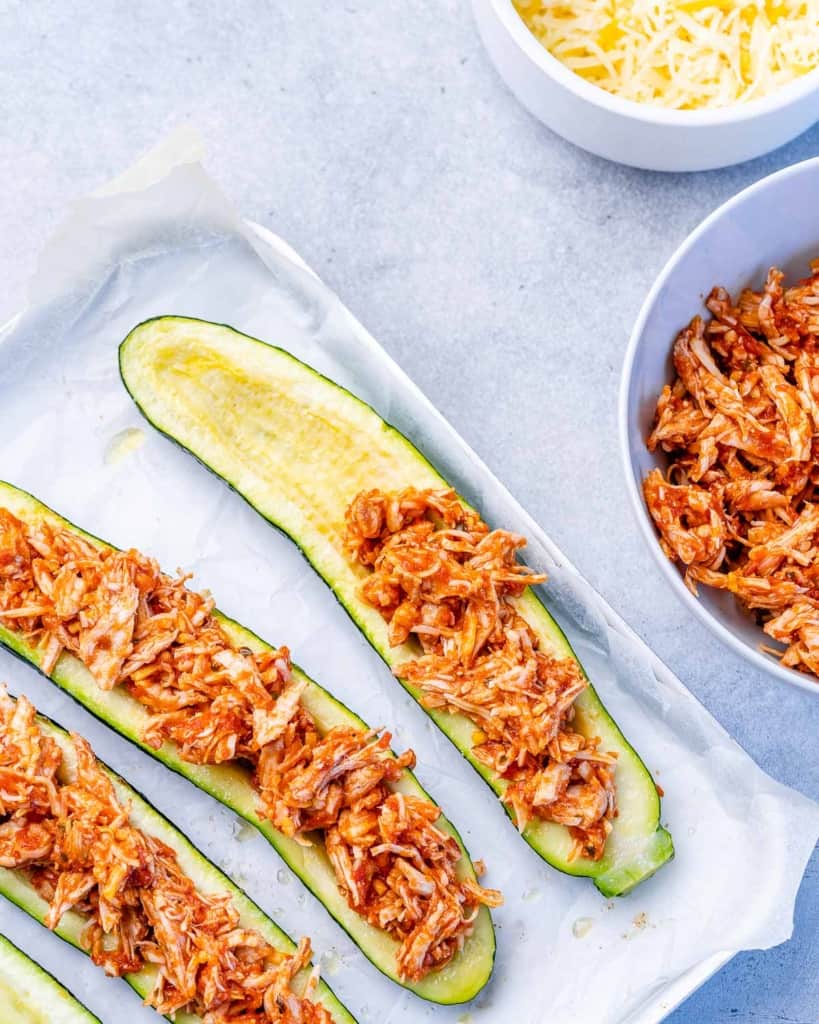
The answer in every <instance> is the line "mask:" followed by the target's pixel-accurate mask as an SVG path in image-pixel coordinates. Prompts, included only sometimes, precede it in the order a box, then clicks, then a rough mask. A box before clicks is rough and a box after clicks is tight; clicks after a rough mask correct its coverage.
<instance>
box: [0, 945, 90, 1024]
mask: <svg viewBox="0 0 819 1024" xmlns="http://www.w3.org/2000/svg"><path fill="white" fill-rule="evenodd" d="M0 1008H2V1018H0V1019H2V1020H3V1024H102V1022H101V1021H100V1019H99V1017H95V1016H94V1014H93V1013H91V1011H90V1010H86V1008H85V1007H84V1006H83V1005H82V1003H81V1002H80V1001H79V1000H78V999H75V998H74V996H72V995H71V993H70V992H69V991H68V989H66V988H63V986H62V985H61V984H60V983H59V981H57V979H56V978H55V977H53V976H52V975H51V974H49V973H48V971H46V970H43V968H42V967H40V966H39V965H38V964H35V963H34V961H33V960H31V959H30V958H29V957H27V956H26V954H25V953H24V952H23V951H22V950H21V949H18V948H17V947H16V946H15V945H14V943H13V942H11V941H10V940H9V939H7V938H6V937H5V936H4V935H0Z"/></svg>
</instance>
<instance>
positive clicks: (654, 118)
mask: <svg viewBox="0 0 819 1024" xmlns="http://www.w3.org/2000/svg"><path fill="white" fill-rule="evenodd" d="M488 6H489V8H490V9H491V10H492V11H494V13H495V15H496V17H497V19H498V21H499V22H500V23H501V25H502V26H503V28H504V29H505V30H506V32H507V33H508V35H509V36H510V37H511V38H512V40H513V41H514V42H515V43H516V44H517V46H518V49H519V50H520V51H521V52H522V54H523V56H524V57H526V58H528V59H529V60H530V61H531V62H532V63H534V64H535V65H537V66H538V68H539V69H540V70H541V71H542V72H543V73H544V74H545V75H546V76H547V77H549V78H551V79H553V80H554V81H556V82H557V83H558V84H559V85H562V86H563V87H564V88H565V89H567V90H568V91H569V92H571V93H574V95H575V96H577V97H578V98H580V99H582V100H585V101H586V102H587V103H591V104H592V105H593V106H595V107H599V108H600V109H602V110H605V111H607V112H608V113H611V114H616V115H618V116H619V117H624V118H628V119H629V120H631V121H639V122H642V123H645V124H654V125H661V126H668V127H676V128H681V127H692V128H694V127H710V126H719V125H726V124H739V123H741V122H743V121H749V120H752V119H753V118H755V117H762V116H764V115H765V114H770V113H773V112H775V111H779V110H782V109H783V108H785V107H787V106H790V104H792V103H796V102H798V101H799V100H801V99H803V98H804V97H805V96H807V95H809V94H810V93H812V92H816V91H819V67H815V68H813V70H812V71H809V72H808V73H807V74H805V75H801V76H800V77H799V78H796V79H794V81H792V82H788V84H787V85H783V86H782V87H781V88H779V89H775V90H774V91H773V92H772V93H769V94H768V95H767V96H761V97H759V98H758V99H755V100H748V102H747V103H734V104H730V105H729V106H727V107H711V108H704V109H702V110H674V109H669V108H666V107H660V106H652V105H651V104H648V103H637V102H636V101H635V100H626V99H623V98H622V97H620V96H615V95H614V94H613V93H610V92H606V90H605V89H601V88H600V87H599V86H596V85H592V83H591V82H587V81H586V80H585V79H584V78H582V77H581V76H580V75H578V74H576V73H575V72H574V71H571V70H570V69H569V68H567V67H566V65H565V64H563V63H562V62H561V61H559V60H558V59H557V57H554V56H553V55H552V54H551V53H550V52H549V51H548V50H547V49H546V47H545V46H544V45H543V44H542V43H541V42H539V41H538V39H537V38H536V37H535V36H534V34H533V33H532V32H531V31H530V29H529V28H528V26H527V25H526V23H525V22H524V20H523V18H521V16H520V15H519V14H518V12H517V10H516V8H515V5H514V3H513V2H512V0H488Z"/></svg>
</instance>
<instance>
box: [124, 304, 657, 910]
mask: <svg viewBox="0 0 819 1024" xmlns="http://www.w3.org/2000/svg"><path fill="white" fill-rule="evenodd" d="M119 364H120V374H121V376H122V380H123V383H124V384H125V387H126V388H127V390H128V392H129V393H130V395H131V397H132V398H133V399H134V401H135V402H136V404H137V405H138V406H139V408H140V410H141V411H142V413H143V415H144V416H145V417H146V419H147V420H148V421H149V422H151V423H152V424H153V425H154V426H155V427H156V428H157V429H158V430H160V431H161V432H162V433H163V434H166V435H167V436H168V437H169V438H170V439H171V440H172V441H174V442H176V444H178V445H180V446H182V447H183V448H186V449H187V450H188V451H190V452H191V453H192V454H193V455H194V456H196V458H197V459H199V461H200V462H202V463H203V464H204V465H205V466H206V467H207V468H208V469H210V470H211V471H212V472H213V473H215V474H216V475H217V476H220V477H222V479H224V480H225V481H226V483H228V484H229V485H230V486H231V487H232V488H233V489H234V490H236V491H238V493H239V494H240V495H241V496H242V497H243V498H244V499H245V500H246V501H247V502H248V503H249V504H250V505H252V506H253V508H255V509H256V511H257V512H258V513H259V514H260V515H262V516H263V517H264V518H265V519H267V520H268V522H270V523H271V524H272V525H273V526H276V527H277V528H278V529H279V530H281V531H282V532H283V533H285V534H287V535H288V536H289V537H290V538H291V539H292V540H293V541H295V543H296V544H297V545H298V546H299V547H300V548H301V550H302V552H303V553H304V555H305V557H306V558H307V559H308V561H309V562H310V563H311V565H312V566H313V568H314V569H315V570H316V571H317V572H318V573H319V575H320V576H322V577H323V578H324V580H325V582H326V583H327V584H328V585H329V586H330V588H331V589H332V591H333V593H334V594H335V596H336V598H337V599H338V600H339V602H340V603H341V605H342V606H343V607H344V608H345V609H346V611H347V612H348V614H349V615H350V617H351V618H352V619H353V621H354V622H355V623H356V625H357V626H358V627H359V628H360V629H361V631H362V632H363V633H364V635H365V636H366V637H367V639H368V640H369V641H370V643H371V644H372V645H373V647H374V648H375V649H376V651H378V653H379V654H380V655H381V657H382V658H383V659H384V661H386V663H387V665H389V666H390V668H394V667H395V666H396V665H397V664H400V663H401V662H403V661H406V660H407V659H409V658H412V657H415V656H417V653H418V650H419V648H418V647H417V645H415V644H414V643H413V642H411V643H408V644H404V645H402V646H400V647H393V648H391V647H390V646H389V642H388V639H387V625H386V623H385V622H384V620H383V618H382V617H381V615H380V614H379V613H378V611H376V609H374V608H372V607H370V606H369V605H368V604H366V603H365V602H364V601H363V600H362V599H361V598H360V597H359V587H360V584H361V582H362V580H363V579H364V578H365V577H366V574H367V570H366V569H365V568H363V567H361V566H357V565H354V564H352V562H351V561H350V560H349V558H348V557H347V555H346V554H345V551H344V546H343V537H344V511H345V509H346V508H347V505H348V504H349V502H350V501H351V500H352V499H353V497H354V496H355V495H356V494H357V493H358V492H359V491H361V490H365V489H370V488H372V487H380V488H381V489H383V490H397V489H401V488H404V487H407V486H410V485H411V486H414V487H419V488H422V487H434V488H441V487H448V486H449V485H448V484H447V482H446V481H445V480H444V479H443V477H441V475H440V474H439V473H438V472H437V471H436V470H435V468H434V467H433V466H432V465H431V464H430V463H429V462H428V461H427V459H426V458H425V457H424V456H423V455H422V454H421V452H419V451H418V449H417V448H415V447H414V446H413V445H412V444H411V442H410V441H409V440H408V439H407V438H406V437H404V436H403V434H401V433H399V431H398V430H396V429H395V428H394V427H392V426H391V425H390V424H388V423H386V422H385V421H384V420H382V419H381V417H380V416H379V415H378V414H377V413H376V412H375V411H374V410H373V409H372V408H370V406H368V405H366V404H365V403H364V402H363V401H361V400H360V399H358V398H356V397H355V395H353V394H351V393H350V392H349V391H347V390H345V389H344V388H342V387H340V386H339V385H338V384H335V383H334V382H333V381H331V380H328V379H327V378H326V377H324V376H322V375H321V374H320V373H318V372H317V371H316V370H314V369H313V368H312V367H310V366H308V365H306V364H305V363H303V362H301V361H300V360H299V359H296V358H295V357H294V356H293V355H291V354H290V353H289V352H286V351H284V350H283V349H280V348H276V347H274V346H272V345H268V344H267V343H265V342H263V341H259V340H258V339H256V338H251V337H249V336H248V335H246V334H241V333H240V332H238V331H235V330H233V329H232V328H230V327H227V326H224V325H221V324H213V323H208V322H206V321H202V320H196V319H190V318H186V317H175V316H165V317H158V318H156V319H153V320H147V321H145V323H142V324H140V325H139V326H137V327H135V328H134V330H133V331H131V333H130V334H129V335H128V336H127V338H125V340H124V341H123V342H122V344H121V345H120V352H119ZM518 604H519V610H520V612H521V614H522V615H523V616H524V617H525V618H526V620H527V621H528V623H529V625H530V626H531V627H532V628H533V629H534V630H535V632H536V633H537V635H538V637H539V639H540V641H541V644H542V647H543V649H544V650H548V651H551V652H554V654H555V655H556V656H558V657H573V658H574V657H575V654H574V652H573V651H572V649H571V647H570V646H569V642H568V640H567V639H566V637H565V636H564V634H563V632H562V631H561V629H560V627H559V626H558V625H557V623H556V622H555V621H554V619H553V618H552V617H551V615H550V614H549V613H548V612H547V610H546V608H545V607H544V606H543V604H541V602H540V600H539V599H538V597H537V596H536V594H535V593H534V592H533V591H532V590H528V591H527V592H526V593H525V594H524V596H523V597H522V598H521V599H520V601H519V602H518ZM401 682H402V684H403V685H404V687H405V689H407V690H408V691H409V693H410V694H411V695H412V696H413V697H414V698H415V699H416V700H417V701H419V702H420V696H421V695H420V692H419V691H418V690H417V689H415V688H413V687H412V686H409V685H408V684H407V683H406V682H405V681H404V680H401ZM575 708H576V711H577V715H576V718H575V721H574V724H573V727H574V728H576V729H578V730H579V731H580V732H582V733H584V734H585V735H588V736H599V737H601V739H602V741H603V742H602V749H603V750H612V751H617V754H618V762H617V770H616V784H617V802H618V816H617V818H616V819H615V820H614V829H613V831H612V833H611V835H610V836H609V839H608V842H607V844H606V852H605V854H604V856H603V857H602V859H600V860H599V861H591V860H587V859H583V858H580V857H578V858H574V859H573V858H572V848H573V842H572V839H571V837H570V835H569V831H568V829H567V828H565V827H564V826H562V825H557V824H554V823H553V822H546V821H533V822H531V823H530V824H529V825H528V826H527V827H526V829H525V830H524V832H523V837H524V839H526V841H527V842H528V843H529V845H530V846H531V847H532V848H533V849H534V850H535V851H536V852H537V853H538V854H540V856H541V857H543V859H544V860H546V861H548V862H549V863H550V864H552V865H553V866H554V867H556V868H558V869H559V870H560V871H564V872H566V873H567V874H571V875H585V876H589V877H591V878H593V879H594V882H595V885H596V886H597V888H598V889H599V890H600V891H601V892H602V893H603V895H604V896H618V895H622V894H624V893H626V892H628V891H629V890H630V889H632V888H634V886H635V885H637V884H638V883H639V882H641V881H643V880H644V879H645V878H648V877H649V876H650V875H652V874H653V873H654V872H655V871H656V870H657V869H658V868H660V867H661V866H662V865H663V864H665V863H666V861H668V860H670V859H671V857H672V856H673V854H674V846H673V843H672V840H671V836H670V834H669V833H668V832H667V831H666V830H665V829H664V828H662V826H661V825H660V798H659V795H658V793H657V788H656V786H655V785H654V782H653V780H652V778H651V775H650V774H649V772H648V770H647V769H646V767H645V765H644V764H643V762H642V761H641V760H640V758H639V757H638V755H637V753H636V752H635V750H634V749H633V747H631V745H630V744H629V743H628V742H627V740H626V739H625V737H624V736H623V734H622V733H621V732H620V730H619V728H618V727H617V725H616V723H615V722H614V720H613V719H612V718H611V716H610V715H609V713H608V712H607V711H606V709H605V707H604V706H603V703H602V702H601V700H600V698H599V697H598V695H597V694H596V693H595V691H594V688H593V687H592V686H589V687H588V688H587V689H586V690H585V692H584V693H583V694H582V695H581V696H580V697H579V698H578V700H577V701H576V704H575ZM425 710H427V709H425ZM427 714H429V715H430V717H431V718H432V719H433V720H434V721H435V722H436V723H437V725H438V726H439V727H440V729H441V730H442V731H443V732H444V733H445V734H446V735H447V736H448V737H449V739H450V740H452V742H453V743H454V744H455V746H456V747H457V748H458V750H459V751H460V752H461V753H462V754H463V756H464V757H465V758H466V759H467V760H468V761H469V762H470V763H471V764H472V766H473V767H474V768H475V769H476V770H477V771H478V772H479V773H480V774H481V775H482V776H483V778H484V779H485V780H486V782H488V783H489V785H490V786H491V788H492V789H493V790H494V791H495V793H497V794H498V795H500V794H501V793H502V792H503V790H504V788H505V783H504V782H503V780H502V779H499V778H498V777H497V776H496V774H495V773H494V772H492V770H491V769H489V768H488V767H486V766H485V765H482V764H481V763H480V762H479V761H478V760H477V759H476V758H474V757H473V756H472V753H471V747H472V742H473V741H472V736H473V734H474V731H475V725H474V723H473V722H472V721H470V719H469V718H467V717H465V716H464V715H461V714H453V713H452V712H448V711H441V710H433V711H430V710H427ZM507 813H508V809H507Z"/></svg>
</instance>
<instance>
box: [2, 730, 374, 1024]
mask: <svg viewBox="0 0 819 1024" xmlns="http://www.w3.org/2000/svg"><path fill="white" fill-rule="evenodd" d="M37 724H38V725H39V726H40V728H41V729H42V730H43V732H44V733H46V734H47V735H48V736H50V737H51V738H52V739H53V740H54V741H55V742H56V743H57V744H59V747H60V749H61V750H62V752H63V762H62V765H61V767H60V770H59V776H60V778H68V779H70V778H71V777H73V773H74V766H75V764H76V757H75V751H74V746H73V744H72V742H71V739H70V737H69V735H68V733H67V732H66V731H65V729H63V728H62V727H61V726H59V725H57V723H56V722H53V721H51V719H49V718H46V717H45V716H44V715H38V716H37ZM99 763H100V765H101V766H102V768H103V770H104V771H105V773H106V774H107V775H108V776H109V778H110V779H111V781H112V783H113V785H114V789H115V790H116V794H117V798H118V800H119V801H120V803H122V804H130V808H131V812H130V821H131V824H132V825H133V826H134V827H135V828H138V829H140V830H141V831H143V832H145V833H146V834H148V835H151V836H154V837H156V838H158V839H160V840H161V841H162V842H163V843H165V845H166V846H169V847H170V848H171V849H172V850H173V851H174V853H175V854H176V857H177V860H178V862H179V867H180V868H181V869H182V871H183V872H184V873H185V874H186V875H187V876H188V878H190V879H191V881H192V882H193V883H194V885H195V886H196V888H197V889H198V890H199V891H200V892H203V893H225V892H226V893H229V894H230V897H231V900H232V902H233V905H234V907H235V908H236V910H237V911H238V913H239V924H240V926H241V927H243V928H249V929H252V930H254V931H257V932H259V933H260V934H261V935H262V936H263V937H264V938H265V939H266V940H267V941H268V942H269V943H270V945H271V946H274V947H275V948H276V949H280V950H282V951H283V952H285V953H292V952H293V951H294V950H295V948H296V946H295V943H294V942H293V941H292V939H291V938H290V937H289V936H288V935H287V934H286V933H285V932H283V931H282V929H281V928H279V927H278V925H276V924H274V922H273V921H272V920H271V919H270V918H269V917H268V916H267V915H266V914H265V913H264V911H262V910H261V908H260V907H258V906H256V904H255V903H253V901H252V900H251V899H250V898H249V897H248V896H246V895H245V893H243V892H242V890H241V889H239V888H238V886H236V885H234V884H233V882H231V881H230V879H229V878H228V877H227V876H226V875H224V874H223V873H222V872H221V871H220V870H219V868H217V867H216V865H215V864H213V863H212V862H211V861H209V860H208V859H207V857H205V855H204V854H202V853H200V852H199V850H197V849H196V847H195V846H193V844H192V843H190V842H189V841H188V840H187V839H186V838H185V837H184V836H183V835H182V833H181V832H180V831H179V829H177V828H176V827H175V826H174V825H172V824H171V823H170V822H169V821H168V819H167V818H165V817H164V816H163V815H162V814H160V813H159V811H158V810H157V809H156V808H155V807H153V806H152V805H151V804H149V803H148V801H147V800H146V799H145V798H144V797H143V796H142V795H141V794H140V793H138V792H137V790H135V789H134V788H133V787H132V786H129V785H128V783H127V782H125V780H124V779H121V778H120V777H119V776H118V775H116V774H115V773H114V772H113V771H112V770H111V769H110V768H108V766H107V765H105V764H103V763H102V762H99ZM0 894H2V895H3V896H5V897H6V898H7V899H9V900H10V901H11V902H12V903H15V904H16V905H17V906H18V907H20V909H21V910H24V911H25V912H26V913H27V914H29V915H30V916H31V917H33V918H34V919H35V920H36V921H39V922H40V923H41V924H42V923H43V920H44V919H45V916H46V914H47V912H48V903H46V901H45V900H44V899H43V898H42V897H41V896H40V895H39V894H38V893H37V891H36V889H35V888H34V886H33V885H32V884H31V883H30V882H29V881H28V879H27V878H26V877H25V874H24V873H23V872H22V871H13V870H10V869H9V868H0ZM85 924H86V918H84V917H83V916H82V915H81V914H78V913H76V912H75V911H73V910H69V911H68V913H67V914H65V915H64V916H63V918H62V920H61V921H60V923H59V924H58V925H57V927H56V928H55V929H54V930H55V933H56V934H57V935H59V936H60V938H61V939H64V940H65V941H66V942H68V943H70V944H71V945H72V946H76V947H77V949H82V948H83V947H82V943H81V936H82V932H83V929H84V927H85ZM302 975H303V977H302V978H301V979H300V981H301V983H302V984H303V983H304V982H305V981H306V975H307V969H306V968H305V970H304V971H303V972H302ZM123 977H124V979H125V981H127V982H128V984H129V985H130V986H131V988H133V989H134V991H136V992H137V993H138V994H139V995H140V996H142V998H143V999H144V998H145V997H146V996H147V995H148V994H149V993H150V991H151V989H152V988H153V985H154V980H155V977H156V968H155V967H154V966H153V965H146V966H145V967H144V968H143V969H142V970H141V971H138V972H134V973H131V974H125V975H123ZM297 977H298V976H297ZM296 988H297V989H298V983H297V986H296ZM314 1002H317V1003H321V1005H322V1006H324V1007H326V1008H327V1010H328V1011H329V1012H330V1014H331V1015H332V1018H333V1020H334V1021H337V1022H338V1024H356V1022H355V1018H354V1017H353V1016H352V1015H351V1014H350V1012H349V1010H347V1009H346V1007H344V1006H342V1004H341V1003H340V1002H339V1001H338V998H337V997H336V996H335V994H334V993H333V991H332V989H330V987H329V986H328V985H327V984H325V982H323V981H320V982H319V984H318V987H317V988H316V991H315V993H314ZM35 1019H36V1018H35ZM44 1019H47V1018H44ZM87 1019H90V1020H96V1018H95V1017H92V1016H91V1015H90V1014H89V1015H88V1018H87ZM174 1020H175V1021H176V1024H197V1022H200V1024H201V1018H200V1017H199V1016H198V1015H197V1014H193V1013H183V1012H178V1013H177V1014H176V1015H175V1017H174ZM3 1024H5V1020H4V1019H3Z"/></svg>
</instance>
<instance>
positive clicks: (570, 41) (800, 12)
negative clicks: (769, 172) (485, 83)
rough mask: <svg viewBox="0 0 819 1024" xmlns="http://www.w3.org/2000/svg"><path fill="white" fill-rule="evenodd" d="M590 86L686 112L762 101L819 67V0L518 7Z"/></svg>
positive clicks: (545, 2) (523, 1)
mask: <svg viewBox="0 0 819 1024" xmlns="http://www.w3.org/2000/svg"><path fill="white" fill-rule="evenodd" d="M514 3H515V7H516V8H517V10H518V12H519V14H520V15H521V17H522V18H523V20H524V22H525V23H526V25H527V26H528V27H529V29H530V30H531V32H532V33H533V34H534V35H535V36H536V38H537V39H538V40H539V41H540V42H541V43H542V44H543V45H544V46H545V47H546V49H547V50H549V51H550V53H552V54H553V55H554V56H555V57H557V59H558V60H560V61H562V62H563V63H564V64H565V65H566V66H567V67H568V68H570V69H571V70H572V71H574V72H576V73H577V74H578V75H581V76H582V77H583V78H585V79H586V80H587V81H589V82H592V83H593V84H594V85H597V86H599V87H600V88H601V89H606V90H607V91H608V92H612V93H616V94H617V95H618V96H622V97H624V98H625V99H629V100H635V101H636V102H638V103H651V104H655V105H658V106H664V107H672V108H675V109H678V110H696V109H699V108H702V107H724V106H727V105H729V104H732V103H743V102H746V101H748V100H751V99H758V98H759V97H761V96H765V95H767V94H768V93H771V92H773V91H774V90H775V89H778V88H780V87H781V86H783V85H785V84H786V83H788V82H791V81H793V80H794V79H795V78H798V77H799V76H800V75H804V74H806V73H807V72H808V71H811V70H813V68H815V67H817V66H819V0H514Z"/></svg>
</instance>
